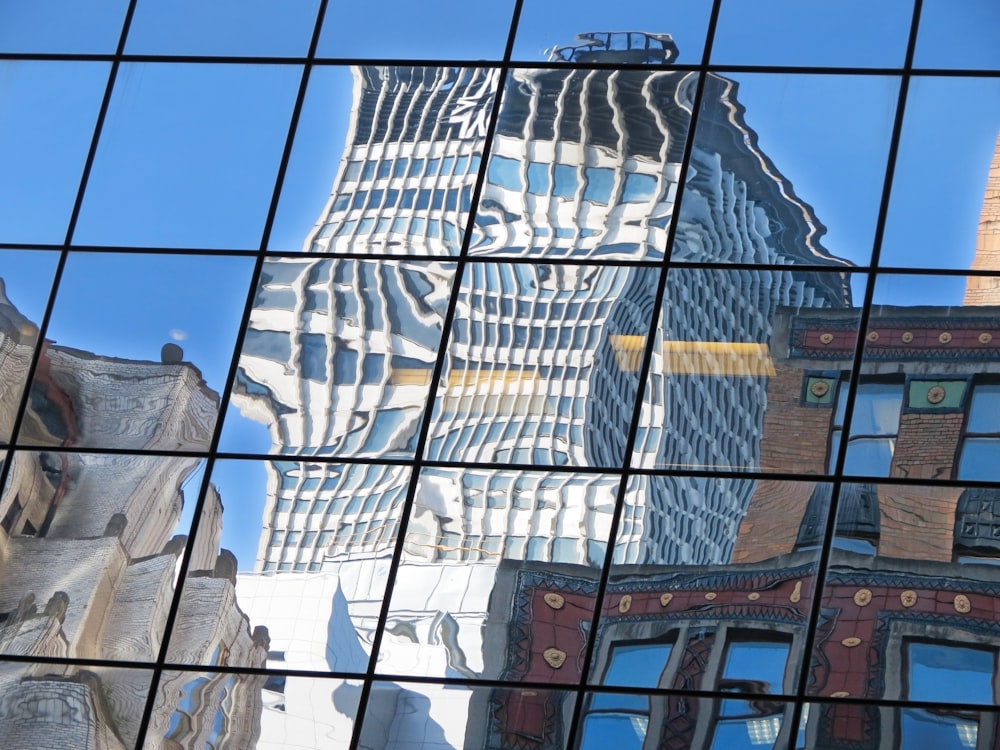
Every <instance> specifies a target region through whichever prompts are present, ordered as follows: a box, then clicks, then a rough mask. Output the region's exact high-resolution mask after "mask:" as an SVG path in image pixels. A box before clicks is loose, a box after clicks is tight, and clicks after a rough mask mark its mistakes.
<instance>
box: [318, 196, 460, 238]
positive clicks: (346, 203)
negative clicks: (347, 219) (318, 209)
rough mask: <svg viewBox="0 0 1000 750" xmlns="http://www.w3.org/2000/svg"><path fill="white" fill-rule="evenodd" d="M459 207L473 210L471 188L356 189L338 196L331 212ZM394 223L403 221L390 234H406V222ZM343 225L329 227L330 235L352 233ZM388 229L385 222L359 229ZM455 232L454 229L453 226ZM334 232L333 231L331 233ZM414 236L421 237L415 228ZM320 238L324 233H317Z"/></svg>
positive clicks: (434, 209) (398, 220)
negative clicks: (383, 224)
mask: <svg viewBox="0 0 1000 750" xmlns="http://www.w3.org/2000/svg"><path fill="white" fill-rule="evenodd" d="M459 206H461V209H462V211H465V212H468V211H469V210H470V209H471V208H472V190H471V189H470V188H465V189H464V190H461V191H459V190H417V189H416V188H408V189H405V190H397V189H394V188H391V189H389V190H381V189H378V190H356V191H354V192H353V193H350V194H348V195H340V196H337V198H336V200H334V202H333V210H334V211H347V210H348V209H350V210H352V211H354V210H359V211H361V210H367V211H374V210H377V209H389V208H396V209H414V208H415V209H417V210H418V211H425V210H428V209H429V210H432V211H441V210H445V211H457V210H458V209H459ZM397 222H403V223H399V224H396V225H394V227H393V231H397V232H405V231H406V230H405V227H406V223H405V219H397ZM345 226H346V223H345V224H340V225H339V226H336V225H330V229H329V232H330V233H335V234H352V233H353V229H346V228H345ZM387 228H388V220H386V225H385V227H383V226H382V225H381V224H380V225H378V226H375V225H373V224H367V225H366V224H364V223H363V222H362V224H361V226H360V227H359V231H361V232H363V233H364V232H371V231H372V230H373V229H374V231H376V232H378V231H386V229H387ZM453 229H454V227H453ZM334 230H336V231H335V232H334ZM412 231H413V232H414V234H422V232H419V231H418V230H417V229H415V228H414V229H413V230H412ZM320 236H321V237H322V236H323V234H320Z"/></svg>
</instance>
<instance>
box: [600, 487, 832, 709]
mask: <svg viewBox="0 0 1000 750" xmlns="http://www.w3.org/2000/svg"><path fill="white" fill-rule="evenodd" d="M829 504H830V486H829V485H827V484H818V483H815V482H805V481H803V482H791V481H778V480H768V479H750V478H746V479H739V478H732V479H722V478H707V477H689V476H669V477H664V476H645V475H643V476H636V477H632V479H631V480H630V481H629V486H628V489H627V491H626V493H625V503H624V506H623V509H622V515H621V518H620V521H619V527H618V538H617V542H616V544H615V550H614V565H613V567H612V568H611V575H610V578H609V582H608V587H607V591H606V593H605V596H604V600H603V604H602V611H601V619H600V623H599V626H598V628H597V630H596V637H597V643H596V647H595V649H594V660H593V662H592V665H591V669H590V681H591V683H596V682H600V683H601V684H606V685H611V684H614V685H623V686H633V687H652V686H658V687H661V688H667V689H673V690H698V689H701V690H730V691H739V692H758V693H783V692H791V691H792V690H794V681H795V680H796V679H797V675H798V670H799V663H800V662H801V659H802V654H801V651H800V649H801V646H800V645H799V644H801V643H802V642H803V641H804V640H805V636H806V630H807V627H808V624H809V617H810V610H811V607H812V597H813V590H814V588H815V581H814V578H815V574H816V566H817V563H818V561H819V557H820V542H821V540H822V539H823V535H824V533H825V531H826V526H827V516H828V511H829ZM640 649H643V650H640ZM640 654H641V655H642V658H643V659H644V661H643V664H644V666H643V667H642V668H641V669H639V668H633V669H629V670H624V669H621V668H619V665H618V662H620V661H621V660H622V658H623V657H625V658H628V657H633V658H639V655H640ZM646 654H649V655H648V656H647V655H646ZM630 663H631V662H630ZM786 663H787V664H788V666H787V667H786ZM789 680H791V681H793V684H786V683H787V681H789ZM594 700H595V703H594V707H595V708H602V709H603V708H612V707H618V708H622V707H629V706H631V704H629V703H623V700H622V699H619V698H611V697H610V696H608V697H605V698H602V699H600V700H598V699H596V698H595V699H594ZM629 700H631V699H629Z"/></svg>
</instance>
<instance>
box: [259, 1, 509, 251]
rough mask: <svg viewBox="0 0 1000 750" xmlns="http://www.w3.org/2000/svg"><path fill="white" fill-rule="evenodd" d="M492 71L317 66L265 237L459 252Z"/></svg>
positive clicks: (323, 246) (280, 242) (343, 247)
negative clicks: (275, 212) (271, 233)
mask: <svg viewBox="0 0 1000 750" xmlns="http://www.w3.org/2000/svg"><path fill="white" fill-rule="evenodd" d="M331 7H332V6H331ZM347 70H350V72H351V77H352V79H353V81H352V80H350V79H349V78H348V77H347V73H346V71H347ZM498 81H499V72H498V71H496V70H494V69H491V68H415V67H409V66H391V67H385V66H355V67H351V68H350V69H345V68H333V69H330V70H321V71H318V73H317V75H316V76H314V77H313V78H312V79H311V82H310V90H309V94H308V98H307V101H306V108H305V112H304V119H303V121H302V125H301V127H300V128H299V131H298V134H297V139H296V144H295V149H294V151H293V156H292V160H291V166H290V171H289V179H290V180H291V182H289V183H287V186H286V188H285V191H284V193H283V195H282V200H281V204H280V206H281V208H280V210H279V213H278V222H277V225H276V234H275V239H274V240H273V241H272V242H271V246H272V247H282V248H285V247H287V248H290V249H299V248H302V249H303V250H305V251H316V252H326V251H333V252H343V253H373V254H378V255H421V254H428V255H458V254H459V251H460V250H461V247H462V241H463V237H464V234H465V227H466V225H467V224H468V218H469V213H470V212H471V210H472V191H473V188H474V186H475V183H476V177H477V175H478V173H479V165H480V161H481V157H482V153H483V149H484V148H485V140H486V126H487V123H488V120H489V117H490V112H491V110H492V107H493V97H494V95H495V92H496V89H497V85H498ZM349 92H350V93H349ZM352 95H353V102H352V101H351V99H350V97H351V96H352ZM334 109H336V110H337V111H336V112H334ZM349 113H350V114H349ZM328 122H332V123H333V125H332V127H331V126H330V125H328ZM345 134H346V135H345ZM345 138H346V144H345V145H344V146H343V153H342V155H341V157H340V163H339V166H337V167H336V170H334V169H331V168H330V165H335V164H336V162H335V159H336V155H337V154H339V153H340V151H339V150H338V149H340V148H341V144H344V142H345ZM324 154H329V156H330V158H328V159H321V160H320V159H317V157H318V156H319V157H322V156H323V155H324ZM442 164H445V165H447V166H448V167H449V169H447V170H442ZM335 175H336V176H335ZM331 181H332V182H333V187H332V188H330V182H331ZM324 200H326V203H325V205H324V203H323V201H324Z"/></svg>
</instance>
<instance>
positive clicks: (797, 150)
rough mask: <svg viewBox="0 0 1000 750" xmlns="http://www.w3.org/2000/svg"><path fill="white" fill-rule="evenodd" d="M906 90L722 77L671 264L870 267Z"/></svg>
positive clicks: (708, 86) (861, 80)
mask: <svg viewBox="0 0 1000 750" xmlns="http://www.w3.org/2000/svg"><path fill="white" fill-rule="evenodd" d="M746 7H747V9H748V10H749V9H751V8H753V9H754V10H756V7H757V6H756V5H754V6H750V5H747V6H746ZM810 7H812V6H810ZM838 7H839V6H838ZM810 38H811V37H810ZM832 38H836V37H832ZM898 85H899V83H898V80H897V79H895V78H886V77H881V76H832V75H824V76H817V75H808V76H807V75H799V76H796V75H788V74H770V75H768V74H736V75H731V76H726V77H722V76H719V75H714V74H713V75H710V76H709V77H708V78H707V79H706V81H705V89H704V92H703V94H702V103H701V109H700V110H699V115H698V127H697V133H696V135H695V143H694V150H693V152H692V155H691V165H690V167H689V172H688V175H687V182H686V183H685V186H684V197H683V199H682V203H681V210H680V217H679V220H680V225H679V226H678V230H677V236H676V238H675V240H674V248H673V252H672V253H671V257H672V258H673V259H674V260H683V261H691V262H737V263H768V264H781V265H787V264H793V263H794V264H816V265H823V266H832V267H836V266H848V265H851V264H855V263H856V264H860V265H865V264H867V263H868V261H869V258H870V257H871V247H872V239H873V237H874V233H875V222H876V219H877V217H878V207H879V202H880V200H881V196H882V186H883V182H884V180H885V165H886V158H887V155H888V147H889V138H890V135H891V133H892V125H893V113H894V111H895V103H896V98H897V91H898ZM734 110H735V113H734ZM744 118H745V119H744ZM846 131H850V132H851V137H850V138H844V137H843V133H844V132H846Z"/></svg>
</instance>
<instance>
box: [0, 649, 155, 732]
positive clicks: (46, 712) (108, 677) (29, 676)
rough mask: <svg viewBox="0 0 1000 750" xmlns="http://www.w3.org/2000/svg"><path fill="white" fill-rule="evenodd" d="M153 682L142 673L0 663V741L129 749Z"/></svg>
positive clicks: (143, 670) (139, 726)
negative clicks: (100, 744) (101, 745)
mask: <svg viewBox="0 0 1000 750" xmlns="http://www.w3.org/2000/svg"><path fill="white" fill-rule="evenodd" d="M152 679H153V672H152V670H145V669H124V668H118V667H94V666H87V667H76V666H68V665H59V664H34V665H32V664H17V663H2V664H0V691H2V692H0V696H2V700H0V743H3V746H4V747H11V748H13V747H34V746H35V743H37V742H38V740H39V738H40V737H45V738H46V739H45V741H46V742H48V743H51V745H52V746H53V747H58V746H60V745H62V746H63V747H92V746H93V745H94V744H96V743H103V744H104V746H105V747H108V746H110V747H116V748H126V749H127V750H132V749H133V748H136V747H137V745H136V742H137V741H138V736H139V733H140V731H141V721H140V720H141V717H142V714H143V710H144V708H145V705H146V700H147V697H148V695H149V691H150V687H151V682H152ZM112 717H114V718H113V719H112ZM112 721H114V724H113V725H112V723H111V722H112ZM112 726H114V730H112V728H111V727H112ZM98 746H99V745H98Z"/></svg>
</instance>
